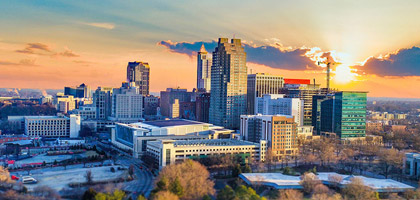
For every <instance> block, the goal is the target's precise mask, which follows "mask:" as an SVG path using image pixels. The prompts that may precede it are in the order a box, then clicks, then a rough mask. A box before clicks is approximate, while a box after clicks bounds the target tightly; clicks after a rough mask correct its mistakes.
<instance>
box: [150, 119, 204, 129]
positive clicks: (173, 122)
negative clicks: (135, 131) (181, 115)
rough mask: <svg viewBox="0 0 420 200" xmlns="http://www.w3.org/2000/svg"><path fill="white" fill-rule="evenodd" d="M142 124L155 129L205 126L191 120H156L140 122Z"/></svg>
mask: <svg viewBox="0 0 420 200" xmlns="http://www.w3.org/2000/svg"><path fill="white" fill-rule="evenodd" d="M142 124H147V125H150V126H156V127H160V128H161V127H169V126H186V125H199V124H203V125H204V124H207V123H203V122H197V121H191V120H184V119H171V120H158V121H146V122H142Z"/></svg>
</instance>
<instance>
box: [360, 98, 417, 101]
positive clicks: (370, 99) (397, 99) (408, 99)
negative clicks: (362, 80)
mask: <svg viewBox="0 0 420 200" xmlns="http://www.w3.org/2000/svg"><path fill="white" fill-rule="evenodd" d="M368 101H420V98H395V97H368Z"/></svg>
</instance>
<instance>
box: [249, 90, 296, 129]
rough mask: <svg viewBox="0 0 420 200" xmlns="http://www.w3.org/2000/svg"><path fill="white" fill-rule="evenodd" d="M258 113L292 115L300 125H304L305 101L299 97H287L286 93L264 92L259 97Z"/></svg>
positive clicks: (256, 110)
mask: <svg viewBox="0 0 420 200" xmlns="http://www.w3.org/2000/svg"><path fill="white" fill-rule="evenodd" d="M256 103H257V104H256V109H255V113H256V114H262V115H292V116H293V117H294V118H295V122H296V123H297V124H298V126H303V111H304V103H303V100H301V99H299V98H285V97H284V94H264V95H263V96H262V97H257V102H256Z"/></svg>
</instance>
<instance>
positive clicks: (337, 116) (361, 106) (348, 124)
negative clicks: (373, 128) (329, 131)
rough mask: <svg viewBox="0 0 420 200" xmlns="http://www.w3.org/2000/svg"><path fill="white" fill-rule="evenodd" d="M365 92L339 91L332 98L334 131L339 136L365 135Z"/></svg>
mask: <svg viewBox="0 0 420 200" xmlns="http://www.w3.org/2000/svg"><path fill="white" fill-rule="evenodd" d="M366 100H367V93H366V92H339V93H336V94H335V98H334V120H333V126H334V132H335V133H337V135H339V136H340V138H342V139H344V138H353V137H365V136H366Z"/></svg>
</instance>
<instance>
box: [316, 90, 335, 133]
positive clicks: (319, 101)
mask: <svg viewBox="0 0 420 200" xmlns="http://www.w3.org/2000/svg"><path fill="white" fill-rule="evenodd" d="M332 97H333V96H331V95H314V96H313V97H312V126H313V127H314V132H315V133H316V134H317V135H321V105H322V102H324V101H326V100H328V99H331V98H332ZM326 114H327V113H324V115H326ZM331 114H332V113H331ZM329 115H330V114H329ZM324 117H325V116H324ZM330 126H331V124H330Z"/></svg>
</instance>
